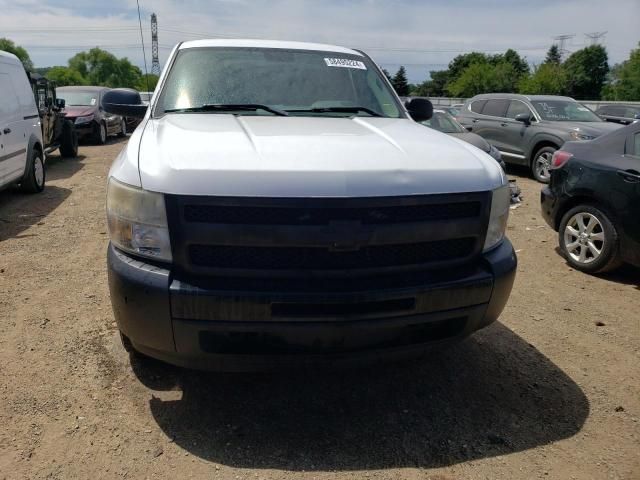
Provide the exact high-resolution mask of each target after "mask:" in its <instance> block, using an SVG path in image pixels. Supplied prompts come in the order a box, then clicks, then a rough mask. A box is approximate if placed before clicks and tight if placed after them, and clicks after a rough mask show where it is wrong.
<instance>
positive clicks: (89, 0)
mask: <svg viewBox="0 0 640 480" xmlns="http://www.w3.org/2000/svg"><path fill="white" fill-rule="evenodd" d="M139 1H140V8H141V12H142V27H143V37H144V43H145V46H146V57H147V64H148V68H149V69H150V68H151V32H150V15H151V13H152V12H155V13H156V14H157V16H158V28H159V32H158V37H159V47H160V48H159V57H160V64H161V65H163V63H164V61H166V59H167V56H168V55H169V53H170V50H171V48H172V47H173V45H175V44H176V43H178V42H180V41H184V40H193V39H197V38H265V39H275V40H297V41H311V42H321V43H330V44H337V45H343V46H347V47H352V48H358V49H362V50H364V51H366V52H367V53H368V54H369V55H371V57H372V58H373V59H374V60H375V61H376V62H377V63H378V64H379V65H380V66H382V67H383V68H386V69H387V70H389V71H390V72H391V73H394V72H395V71H396V70H397V69H398V67H399V66H400V65H404V66H405V67H406V69H407V72H408V76H409V81H410V82H412V83H418V82H421V81H423V80H425V79H426V78H427V77H428V72H429V70H441V69H445V68H446V66H447V64H448V63H449V62H450V61H451V59H452V58H453V57H455V56H456V55H459V54H461V53H466V52H470V51H482V52H487V53H498V52H504V51H505V50H506V49H507V48H514V49H515V50H517V51H518V52H519V53H520V54H521V55H522V56H524V57H526V59H527V61H528V62H529V63H530V64H537V63H540V62H541V61H542V60H543V59H544V56H545V53H546V51H547V50H548V48H549V47H550V46H551V44H552V43H554V40H553V37H555V36H558V35H562V34H573V35H575V36H574V37H573V38H571V39H570V40H568V41H567V48H568V49H569V50H570V51H572V50H577V49H579V48H581V47H583V46H585V45H586V44H587V43H588V40H587V39H586V37H585V33H590V32H607V33H606V35H605V36H604V38H603V39H602V44H603V45H605V46H606V47H607V50H608V52H609V59H610V63H611V64H614V63H617V62H620V61H622V60H624V59H626V58H627V57H628V55H629V51H630V50H631V49H632V48H636V47H637V45H638V42H639V41H640V28H638V25H640V21H639V19H640V0H608V1H604V0H563V1H557V0H528V1H521V0H434V1H428V0H422V1H420V0H384V1H383V0H351V1H349V0H155V1H152V0H139ZM0 12H1V13H0V37H8V38H10V39H11V40H13V41H15V42H16V43H18V44H20V45H22V46H23V47H25V48H26V49H27V50H28V51H29V54H30V56H31V58H32V60H33V61H34V64H35V65H36V66H37V67H46V66H53V65H66V63H67V60H68V58H70V57H71V56H73V55H74V54H75V53H77V52H79V51H82V50H87V49H89V48H91V47H95V46H99V47H101V48H104V49H106V50H109V51H111V52H112V53H114V54H115V55H117V56H119V57H124V56H126V57H128V58H129V59H130V60H131V61H132V62H133V63H135V64H136V65H138V66H140V67H141V68H143V67H144V61H143V54H142V49H141V42H140V30H139V25H138V13H137V7H136V1H135V0H106V1H105V0H102V1H96V0H85V1H82V2H80V1H62V0H17V1H16V0H0ZM143 70H144V68H143Z"/></svg>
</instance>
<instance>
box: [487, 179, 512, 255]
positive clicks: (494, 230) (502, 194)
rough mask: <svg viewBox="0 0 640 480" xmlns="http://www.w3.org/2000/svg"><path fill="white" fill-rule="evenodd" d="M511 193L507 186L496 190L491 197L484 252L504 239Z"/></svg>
mask: <svg viewBox="0 0 640 480" xmlns="http://www.w3.org/2000/svg"><path fill="white" fill-rule="evenodd" d="M510 198H511V192H510V190H509V185H504V186H502V187H500V188H496V189H495V190H494V191H493V192H492V195H491V216H490V218H489V228H487V237H486V239H485V241H484V249H483V250H484V251H485V252H486V251H487V250H491V249H492V248H493V247H495V246H496V245H498V244H499V243H500V242H501V241H502V239H503V238H504V231H505V230H506V228H507V220H508V219H509V200H510Z"/></svg>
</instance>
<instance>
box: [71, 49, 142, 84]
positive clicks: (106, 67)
mask: <svg viewBox="0 0 640 480" xmlns="http://www.w3.org/2000/svg"><path fill="white" fill-rule="evenodd" d="M69 68H70V69H72V70H75V71H76V72H78V73H79V74H80V75H81V76H82V77H83V78H84V79H85V80H86V81H87V82H88V84H89V85H102V86H106V87H128V88H136V86H137V85H138V83H139V81H140V77H141V75H142V72H141V71H140V69H139V68H138V67H136V66H135V65H132V64H131V62H130V61H129V59H127V58H117V57H116V56H115V55H113V54H112V53H110V52H107V51H106V50H102V49H100V48H97V47H95V48H92V49H91V50H89V51H88V52H80V53H78V54H76V55H74V56H73V57H71V58H70V59H69Z"/></svg>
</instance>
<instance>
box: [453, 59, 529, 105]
mask: <svg viewBox="0 0 640 480" xmlns="http://www.w3.org/2000/svg"><path fill="white" fill-rule="evenodd" d="M516 78H517V75H516V71H515V69H514V68H513V65H511V64H510V63H507V62H502V63H499V64H498V65H496V66H493V65H491V64H490V63H474V64H471V65H470V66H469V67H467V68H466V69H465V70H464V71H463V72H462V74H461V75H460V77H459V78H458V79H457V80H455V81H454V82H453V83H450V84H449V86H448V87H447V88H448V90H449V91H450V92H451V94H452V95H453V96H455V97H472V96H474V95H478V94H479V93H491V92H512V91H513V90H514V88H515V85H514V80H515V79H516Z"/></svg>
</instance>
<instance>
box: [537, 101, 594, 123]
mask: <svg viewBox="0 0 640 480" xmlns="http://www.w3.org/2000/svg"><path fill="white" fill-rule="evenodd" d="M531 103H533V106H534V107H535V109H536V111H537V112H538V114H539V115H540V117H542V119H543V120H549V121H552V122H602V121H603V120H602V119H601V118H600V117H598V116H597V115H596V114H595V113H593V112H592V111H591V110H589V109H588V108H587V107H585V106H584V105H582V104H580V103H578V102H571V101H567V100H542V101H533V102H531Z"/></svg>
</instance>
